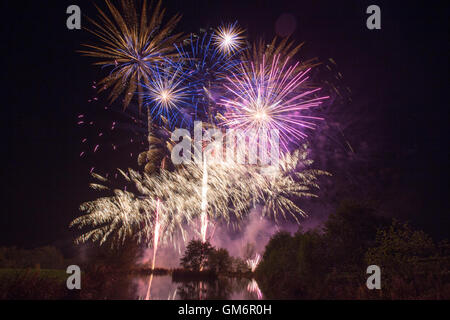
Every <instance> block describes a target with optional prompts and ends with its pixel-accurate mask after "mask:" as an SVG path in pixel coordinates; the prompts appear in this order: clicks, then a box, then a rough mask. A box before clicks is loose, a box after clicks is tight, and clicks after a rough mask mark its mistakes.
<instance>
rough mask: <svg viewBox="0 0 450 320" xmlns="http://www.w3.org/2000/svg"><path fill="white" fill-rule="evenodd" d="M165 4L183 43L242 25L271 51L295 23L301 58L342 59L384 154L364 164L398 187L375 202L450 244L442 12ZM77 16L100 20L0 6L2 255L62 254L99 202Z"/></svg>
mask: <svg viewBox="0 0 450 320" xmlns="http://www.w3.org/2000/svg"><path fill="white" fill-rule="evenodd" d="M95 2H96V3H99V4H100V5H102V1H95ZM164 3H165V6H166V7H167V8H168V13H169V14H174V13H176V12H180V13H183V19H182V21H181V23H180V24H179V26H178V30H179V31H184V32H195V31H197V30H198V29H199V28H200V27H209V26H217V25H219V24H220V23H221V22H229V21H235V20H238V21H239V23H240V24H241V25H242V26H244V27H245V28H247V29H248V32H249V34H250V36H251V37H252V38H255V37H256V36H261V35H264V36H265V37H266V38H267V39H269V38H271V37H273V36H274V35H275V31H274V29H275V23H276V21H277V19H278V17H279V16H280V15H281V14H283V13H290V14H292V15H294V16H295V18H296V20H297V29H296V31H295V32H294V34H293V35H292V37H293V38H294V39H296V40H297V41H305V42H306V47H305V49H304V51H302V52H303V54H304V55H306V56H307V57H309V58H311V57H318V58H319V59H321V60H326V59H328V58H330V57H331V58H333V59H334V60H335V61H336V62H337V64H338V68H339V70H340V71H341V72H342V74H343V75H344V81H345V84H346V85H347V86H349V87H350V88H351V89H352V91H353V95H352V99H353V102H352V103H353V105H352V106H349V109H348V110H351V112H352V113H354V114H355V117H357V116H358V110H359V108H361V110H362V109H364V110H365V112H364V113H361V116H364V117H373V118H372V120H373V121H369V122H370V123H371V127H366V128H365V130H364V131H361V132H362V134H364V135H365V134H367V135H368V136H369V135H370V136H372V137H373V136H375V137H376V138H371V140H370V143H372V144H375V145H376V146H374V147H373V152H372V153H371V156H373V159H370V158H369V159H367V161H368V163H371V161H373V165H374V166H386V167H389V168H391V170H393V172H394V173H395V175H396V176H397V178H396V180H395V181H396V182H393V181H389V180H388V181H387V182H386V184H387V185H385V186H382V187H380V188H379V190H376V191H374V192H375V193H376V194H382V196H383V199H385V198H390V199H397V200H396V201H392V203H393V204H392V207H391V210H392V212H391V215H393V216H396V214H398V215H400V216H402V217H406V218H407V219H410V220H411V221H412V222H413V223H414V224H415V225H418V226H420V227H421V228H422V229H424V230H425V231H427V232H429V233H431V234H433V235H435V236H436V237H438V238H442V237H448V229H449V226H450V223H449V217H448V214H449V206H448V181H449V180H448V149H447V148H448V145H447V143H448V140H447V131H448V130H447V125H448V111H447V110H448V105H449V104H448V90H449V85H448V71H449V69H448V31H447V30H448V22H447V20H448V16H449V12H448V8H446V7H445V6H444V4H445V2H444V1H442V2H437V1H426V2H420V4H414V3H411V2H404V1H370V2H368V1H312V0H310V1H301V0H295V1H282V0H277V1H268V0H267V1H245V0H239V1H231V0H230V1H221V0H165V1H164ZM71 4H77V5H79V6H80V7H81V9H82V12H83V14H86V15H88V16H90V17H94V16H95V8H94V6H93V2H92V1H77V0H74V1H51V2H50V1H48V2H45V3H44V2H43V1H29V2H27V1H7V3H6V1H2V4H1V13H2V20H1V23H2V27H1V33H2V37H1V42H2V56H3V59H2V80H3V81H2V91H3V92H2V96H3V97H4V99H3V107H2V117H1V119H2V136H3V142H4V146H5V148H4V152H3V158H4V160H5V161H4V165H3V167H2V169H3V173H2V177H3V182H2V210H1V220H0V221H1V225H0V245H18V246H26V247H36V246H42V245H46V244H59V245H64V244H65V243H67V242H69V241H70V233H69V232H68V230H67V226H68V223H69V222H70V221H71V220H72V219H73V218H74V217H75V216H77V215H78V214H79V212H78V209H77V208H78V206H79V204H80V203H81V202H83V201H84V200H86V199H88V198H89V197H92V195H91V193H90V191H89V189H88V182H89V181H90V178H89V175H88V173H89V172H88V171H89V170H88V169H89V168H88V167H87V165H86V164H85V163H83V162H82V161H81V160H80V158H79V151H80V138H81V137H80V132H79V129H78V128H77V126H76V117H77V115H78V114H80V112H81V111H80V110H86V108H87V107H89V106H88V105H87V101H88V100H89V99H91V98H92V96H93V91H92V88H91V84H92V81H95V80H99V79H101V76H102V75H104V73H102V71H101V70H99V69H98V68H96V67H94V66H92V65H91V63H92V60H90V59H88V58H85V57H81V56H80V55H79V54H78V53H76V50H79V49H80V44H81V43H82V42H85V41H87V40H88V39H89V36H88V34H87V33H86V32H85V31H69V30H67V28H66V19H67V15H66V13H65V12H66V8H67V7H68V6H69V5H71ZM370 4H377V5H379V6H380V7H381V11H382V30H377V31H369V30H368V29H367V28H366V26H365V21H366V18H367V14H366V13H365V10H366V8H367V6H368V5H370ZM84 23H86V24H87V21H86V20H83V24H84ZM5 98H6V99H5ZM367 110H369V111H367ZM351 138H352V137H351ZM353 138H354V139H355V140H356V137H353ZM361 138H364V137H361ZM109 161H111V159H109ZM361 174H364V173H361ZM405 212H406V214H405Z"/></svg>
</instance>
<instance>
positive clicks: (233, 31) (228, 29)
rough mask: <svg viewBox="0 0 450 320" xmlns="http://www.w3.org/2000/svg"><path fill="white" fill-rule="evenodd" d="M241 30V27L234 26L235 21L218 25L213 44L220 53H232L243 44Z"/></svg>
mask: <svg viewBox="0 0 450 320" xmlns="http://www.w3.org/2000/svg"><path fill="white" fill-rule="evenodd" d="M243 32H244V31H243V30H242V29H240V28H238V27H237V26H236V23H234V24H231V25H228V26H223V27H220V28H218V29H217V30H216V35H215V44H216V46H217V47H218V48H219V49H220V51H221V52H222V53H225V54H230V53H233V52H234V51H237V50H239V49H240V48H241V47H242V45H243V44H244V41H243V39H244V37H243V36H242V33H243Z"/></svg>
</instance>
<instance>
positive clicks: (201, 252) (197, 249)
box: [173, 240, 250, 279]
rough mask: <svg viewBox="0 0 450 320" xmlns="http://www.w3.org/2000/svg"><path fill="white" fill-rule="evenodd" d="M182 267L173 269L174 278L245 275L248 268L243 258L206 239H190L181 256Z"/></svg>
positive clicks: (248, 270) (248, 271)
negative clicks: (231, 254)
mask: <svg viewBox="0 0 450 320" xmlns="http://www.w3.org/2000/svg"><path fill="white" fill-rule="evenodd" d="M180 265H181V267H182V269H176V270H174V271H173V277H174V278H175V279H183V278H193V277H194V278H201V277H202V276H204V277H206V278H215V277H216V276H217V275H245V274H248V273H250V269H249V267H248V266H247V264H246V263H245V262H244V260H243V259H241V258H239V257H233V256H230V254H229V252H228V250H226V249H224V248H215V247H213V246H212V245H211V244H210V243H209V242H208V241H206V242H202V241H200V240H191V241H190V242H189V243H188V245H187V247H186V250H185V252H184V255H183V257H182V258H181V261H180Z"/></svg>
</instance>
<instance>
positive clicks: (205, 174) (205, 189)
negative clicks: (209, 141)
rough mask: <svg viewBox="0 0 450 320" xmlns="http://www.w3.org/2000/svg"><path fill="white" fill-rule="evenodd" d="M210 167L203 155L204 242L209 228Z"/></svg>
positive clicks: (201, 230) (201, 218)
mask: <svg viewBox="0 0 450 320" xmlns="http://www.w3.org/2000/svg"><path fill="white" fill-rule="evenodd" d="M207 194H208V167H207V165H206V156H204V157H203V178H202V204H201V210H202V213H201V217H200V220H201V222H200V224H201V227H200V234H201V238H202V242H203V243H205V242H206V233H207V230H208V212H207V210H208V199H207Z"/></svg>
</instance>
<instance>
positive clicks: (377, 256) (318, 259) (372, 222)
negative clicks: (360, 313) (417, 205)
mask: <svg viewBox="0 0 450 320" xmlns="http://www.w3.org/2000/svg"><path fill="white" fill-rule="evenodd" d="M448 249H449V245H448V242H446V241H444V242H441V243H438V244H436V243H435V242H434V241H433V240H432V239H431V238H430V237H429V236H428V235H427V234H425V233H424V232H423V231H420V230H414V229H412V228H411V227H410V226H409V225H408V224H406V223H400V222H398V221H396V220H389V219H386V218H381V217H378V216H377V215H376V214H375V211H374V210H373V209H371V208H370V207H369V206H366V205H363V204H360V203H354V202H346V203H343V204H342V205H341V206H340V208H339V209H338V210H337V212H336V213H335V214H333V215H331V216H330V217H329V218H328V220H327V221H326V222H325V224H324V225H323V226H322V227H321V228H319V229H314V230H310V231H307V232H304V231H302V230H299V231H298V232H297V233H295V234H294V235H291V234H289V233H287V232H279V233H277V234H275V235H274V236H273V237H272V238H271V240H270V241H269V243H268V244H267V246H266V249H265V252H264V255H263V258H262V261H261V263H260V265H259V266H258V268H257V270H256V275H257V279H258V283H259V285H260V287H261V289H262V291H263V292H264V294H265V297H266V298H268V299H271V298H273V299H449V298H450V281H449V278H450V277H449V276H450V272H449V270H450V268H449V266H450V259H449V258H450V257H449V252H448ZM369 265H377V266H379V267H380V268H381V290H369V289H367V287H366V280H367V278H368V277H369V275H367V274H366V270H367V267H368V266H369Z"/></svg>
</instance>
